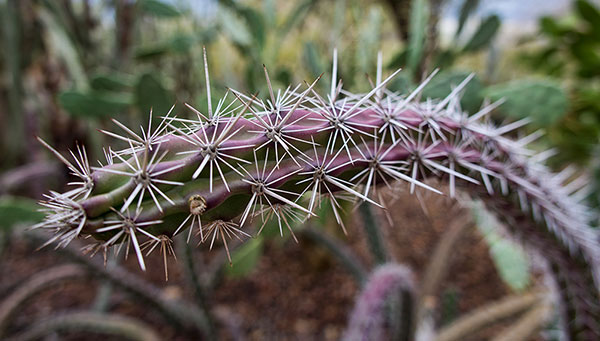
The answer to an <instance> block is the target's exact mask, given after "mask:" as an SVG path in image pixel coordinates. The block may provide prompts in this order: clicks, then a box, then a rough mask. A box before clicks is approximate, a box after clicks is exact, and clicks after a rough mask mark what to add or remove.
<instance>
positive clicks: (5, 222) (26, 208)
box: [0, 196, 44, 230]
mask: <svg viewBox="0 0 600 341" xmlns="http://www.w3.org/2000/svg"><path fill="white" fill-rule="evenodd" d="M39 208H40V207H39V206H38V205H37V203H36V202H35V200H31V199H27V198H17V197H6V196H5V197H0V230H5V229H8V230H10V229H12V228H13V227H14V226H15V225H17V224H24V223H37V222H40V221H42V219H43V218H44V214H43V213H42V212H39V211H38V209H39Z"/></svg>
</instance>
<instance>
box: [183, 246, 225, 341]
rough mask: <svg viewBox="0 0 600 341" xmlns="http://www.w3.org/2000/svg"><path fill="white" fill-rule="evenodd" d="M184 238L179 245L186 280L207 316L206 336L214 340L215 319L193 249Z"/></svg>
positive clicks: (197, 304) (197, 303)
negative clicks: (199, 274) (197, 268)
mask: <svg viewBox="0 0 600 341" xmlns="http://www.w3.org/2000/svg"><path fill="white" fill-rule="evenodd" d="M183 237H184V236H183V235H182V238H180V239H181V240H180V242H179V243H177V244H178V245H179V246H180V247H179V251H180V252H179V254H182V255H183V262H184V269H185V274H186V278H187V281H188V282H189V283H190V284H191V286H192V288H193V290H194V297H195V298H196V306H197V307H198V308H199V309H200V310H201V311H202V313H203V314H204V316H206V320H207V321H206V322H207V325H206V327H207V329H206V334H207V336H208V338H209V339H214V338H215V337H216V335H215V328H214V321H215V319H214V317H213V316H212V313H211V311H210V307H209V305H208V299H207V298H206V295H205V294H204V287H203V286H202V283H201V281H200V277H199V276H198V273H197V272H196V266H195V263H194V255H193V248H192V246H191V245H190V244H189V243H186V242H185V241H184V240H183Z"/></svg>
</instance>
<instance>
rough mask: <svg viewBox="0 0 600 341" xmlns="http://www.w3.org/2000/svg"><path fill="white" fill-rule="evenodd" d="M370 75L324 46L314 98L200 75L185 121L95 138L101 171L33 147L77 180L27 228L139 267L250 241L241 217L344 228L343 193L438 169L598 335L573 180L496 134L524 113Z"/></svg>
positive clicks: (573, 330)
mask: <svg viewBox="0 0 600 341" xmlns="http://www.w3.org/2000/svg"><path fill="white" fill-rule="evenodd" d="M206 69H207V68H206ZM381 70H382V67H381V63H379V66H378V72H377V77H376V81H375V84H374V85H373V89H372V90H371V91H369V92H368V93H365V94H353V93H349V92H347V91H345V90H343V88H342V82H341V81H339V80H338V78H337V56H336V54H335V53H334V63H333V71H332V77H331V79H332V81H331V88H330V91H329V93H327V94H319V93H318V92H317V91H316V90H315V85H316V84H317V82H318V81H319V79H317V80H315V81H314V82H313V83H311V84H306V85H305V86H304V87H301V86H300V85H299V86H296V87H293V88H292V87H288V88H286V89H280V90H275V89H273V88H272V87H271V82H270V80H269V76H268V73H267V71H266V68H265V76H266V78H267V83H268V85H269V96H268V98H267V99H266V100H262V99H258V98H256V97H255V96H250V95H246V94H243V93H241V92H238V91H235V90H232V89H230V90H229V91H228V93H227V94H226V95H225V96H224V97H223V98H222V99H221V100H220V101H219V102H218V103H217V104H216V106H213V104H212V103H211V101H210V98H211V96H210V84H209V77H208V72H207V74H206V80H207V89H208V99H209V102H208V108H207V110H206V111H204V112H201V111H199V110H196V109H194V108H192V107H189V108H190V109H191V110H192V111H193V112H194V114H195V116H196V118H194V119H184V118H179V117H177V116H175V115H173V114H172V111H173V109H171V111H170V112H169V113H168V114H166V115H165V116H164V117H162V120H161V122H160V124H158V125H157V126H156V127H153V124H152V123H153V119H152V113H151V115H150V122H149V123H148V127H147V128H146V129H142V130H141V131H140V132H139V133H136V132H135V131H134V130H132V129H130V128H128V127H126V126H125V125H123V124H121V123H120V122H118V121H116V120H115V121H114V122H115V124H116V125H117V126H118V127H119V128H120V129H121V130H122V131H123V133H122V135H120V134H117V133H114V132H108V131H105V132H104V133H106V134H108V135H110V136H112V137H114V138H116V139H118V140H121V142H122V143H124V144H125V145H126V146H127V147H126V148H125V149H123V150H114V149H113V148H111V147H109V148H108V149H107V150H106V151H105V154H106V159H107V160H106V163H105V164H104V165H101V166H100V167H90V165H89V162H88V158H87V155H86V153H85V150H84V149H82V148H80V149H78V150H77V151H76V153H71V154H72V155H71V156H72V160H73V161H69V160H68V159H67V158H65V157H64V156H62V155H61V154H59V153H58V152H57V151H55V150H54V149H52V148H51V147H50V146H48V145H47V144H46V146H47V147H48V148H50V149H51V150H52V151H53V152H54V153H55V154H56V155H57V156H58V157H59V158H60V159H61V160H62V161H63V162H64V163H65V164H66V165H67V166H68V168H69V169H70V170H71V172H72V173H73V175H74V176H76V177H77V178H79V179H80V180H79V181H77V182H73V183H72V185H74V189H73V190H70V191H68V192H66V193H56V192H50V193H49V194H48V195H47V200H45V201H44V202H43V203H42V204H43V205H44V206H45V208H46V209H47V211H48V215H47V218H46V220H45V221H44V222H42V223H40V224H39V225H37V226H36V227H38V228H43V229H49V230H51V231H53V232H54V233H55V235H54V237H53V238H52V239H51V240H49V242H48V243H53V242H56V243H58V245H59V246H64V245H66V244H68V243H69V242H70V241H71V240H73V239H74V238H76V237H81V236H84V237H85V236H92V237H93V240H95V242H94V243H92V244H90V245H89V246H88V247H87V250H86V251H89V252H98V251H104V252H105V251H106V250H108V249H109V248H115V249H116V250H121V249H123V248H124V249H125V252H126V254H127V253H129V251H130V250H131V251H132V252H133V253H135V255H136V257H137V259H138V261H139V264H140V266H141V268H142V269H145V263H144V255H145V254H147V253H148V252H152V250H154V249H160V250H169V249H170V248H171V240H172V238H173V237H174V236H175V235H177V234H180V233H186V234H187V237H186V238H187V240H188V241H189V240H190V239H191V237H192V236H191V235H192V233H194V234H196V235H198V236H199V239H200V241H201V242H206V243H208V244H209V245H210V247H211V248H212V247H213V245H215V243H216V242H218V241H220V242H221V243H223V244H224V247H225V248H227V247H228V246H227V241H228V240H230V239H231V238H239V239H241V240H243V239H244V238H247V237H248V236H249V231H248V229H247V226H248V225H249V224H250V222H252V221H254V220H259V222H260V223H262V224H263V225H262V227H264V223H265V222H266V221H267V220H268V219H276V220H277V223H278V226H279V229H280V232H281V233H282V234H283V232H284V230H288V231H289V232H290V233H291V234H292V235H293V231H292V221H294V220H298V221H303V220H305V219H309V218H311V217H314V216H315V215H316V212H317V211H318V208H319V207H320V206H321V204H322V203H323V202H324V201H329V202H330V207H331V209H332V214H333V215H334V216H335V218H336V220H337V222H338V223H339V224H340V225H341V226H342V228H343V229H344V232H346V229H345V227H344V225H343V221H342V201H353V202H356V201H360V202H363V201H367V202H369V203H371V204H373V205H377V206H379V207H383V208H385V201H384V200H383V198H382V196H381V195H380V192H381V190H380V188H381V186H387V187H391V186H394V185H395V184H397V183H401V184H406V185H407V187H408V189H409V190H410V192H411V193H412V192H415V191H417V190H424V191H433V192H436V193H439V194H442V192H441V191H440V190H439V189H436V188H434V187H433V186H431V185H428V184H427V182H428V181H427V180H428V179H430V178H439V179H444V180H447V181H448V183H449V186H448V189H449V190H448V192H449V193H447V194H448V195H450V196H451V197H454V196H455V194H456V192H457V191H458V190H462V191H464V192H466V193H468V194H470V195H471V196H473V197H476V198H479V199H481V200H482V201H483V202H484V203H485V204H486V205H487V207H488V208H489V209H491V210H492V211H494V212H496V213H497V215H498V216H499V218H500V219H501V220H503V221H504V222H505V223H506V226H507V229H508V230H509V231H510V232H512V233H513V234H514V235H515V236H516V237H518V238H520V239H521V240H522V241H523V242H524V243H525V244H527V245H528V246H530V248H531V250H532V251H534V252H537V253H538V254H540V255H541V256H543V257H544V258H545V259H546V260H547V261H548V263H549V268H550V269H551V272H552V273H553V275H554V278H555V280H556V282H557V283H558V286H559V288H560V296H561V299H560V301H561V302H562V303H563V304H561V307H563V312H564V316H565V318H566V321H568V323H567V327H568V328H567V330H569V333H570V335H571V336H573V337H574V338H576V337H587V336H590V335H595V336H598V334H599V333H600V326H599V324H600V322H599V321H600V308H599V307H598V302H599V285H598V283H600V268H599V267H600V247H599V243H600V240H599V235H598V233H597V232H596V230H594V229H593V228H591V227H590V226H589V224H588V214H589V213H588V209H587V207H586V206H585V205H583V204H582V201H583V200H584V198H585V197H586V192H585V183H586V181H585V179H576V180H571V179H572V177H573V173H574V170H573V169H571V168H567V169H565V170H564V171H562V172H560V173H558V174H554V173H551V172H550V171H549V170H548V169H547V168H546V167H545V166H544V165H543V162H544V160H545V158H547V157H548V156H549V155H550V153H539V154H536V153H535V152H533V151H532V150H530V149H528V148H527V145H528V144H529V143H530V142H532V141H533V140H534V139H535V138H537V137H538V136H539V134H533V135H530V136H526V137H523V138H521V139H517V140H515V139H511V138H509V137H506V135H507V133H509V132H512V131H514V130H515V129H517V128H519V127H521V126H523V125H524V124H526V123H527V120H521V121H518V122H514V123H511V124H508V125H504V126H495V125H494V124H493V123H491V120H490V119H488V114H489V113H490V112H492V111H493V110H494V109H495V108H496V107H497V106H498V105H500V104H501V103H499V102H498V103H493V104H490V105H486V106H484V107H483V108H482V109H481V110H480V111H479V112H477V113H474V114H472V115H469V114H467V113H466V112H464V111H463V110H462V109H461V107H460V93H461V91H462V89H463V88H464V86H465V85H466V84H467V82H468V81H469V80H470V78H471V77H468V78H467V79H465V80H464V81H463V82H462V83H460V84H458V85H457V86H456V87H455V89H454V90H453V91H452V93H450V95H448V96H447V97H446V98H444V99H443V100H431V99H422V98H420V97H421V95H420V94H421V91H422V90H423V88H424V87H425V86H426V84H427V83H428V82H429V80H430V79H431V78H432V77H433V76H434V75H435V73H434V74H432V75H431V76H430V77H428V78H427V79H426V80H425V81H424V82H423V83H422V84H420V85H419V86H418V87H417V88H416V89H415V90H414V91H413V92H411V93H408V94H399V93H395V92H391V91H389V90H387V88H386V85H387V84H388V82H389V81H390V80H391V79H392V78H393V77H394V76H395V75H396V74H397V73H398V72H399V70H398V71H396V72H394V73H393V74H392V75H390V76H389V77H387V78H386V79H383V77H382V71H381ZM319 78H320V77H319ZM44 144H45V143H44ZM569 180H571V181H569ZM262 227H261V228H260V230H262ZM260 230H259V233H260ZM158 245H160V246H161V247H160V248H157V246H158ZM165 253H166V252H165Z"/></svg>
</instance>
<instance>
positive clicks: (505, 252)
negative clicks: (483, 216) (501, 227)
mask: <svg viewBox="0 0 600 341" xmlns="http://www.w3.org/2000/svg"><path fill="white" fill-rule="evenodd" d="M486 239H487V238H486ZM489 239H490V241H489V244H490V253H491V255H492V259H493V261H494V263H495V264H496V268H497V269H498V272H499V273H500V277H502V280H504V282H506V284H508V285H509V286H510V287H511V288H512V289H513V290H516V291H522V290H523V289H525V288H526V287H527V286H528V285H529V263H528V262H527V255H526V254H525V252H524V251H523V248H521V247H520V246H519V245H517V244H515V243H513V242H511V241H509V240H507V239H503V238H500V237H499V236H498V235H494V236H490V237H489Z"/></svg>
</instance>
